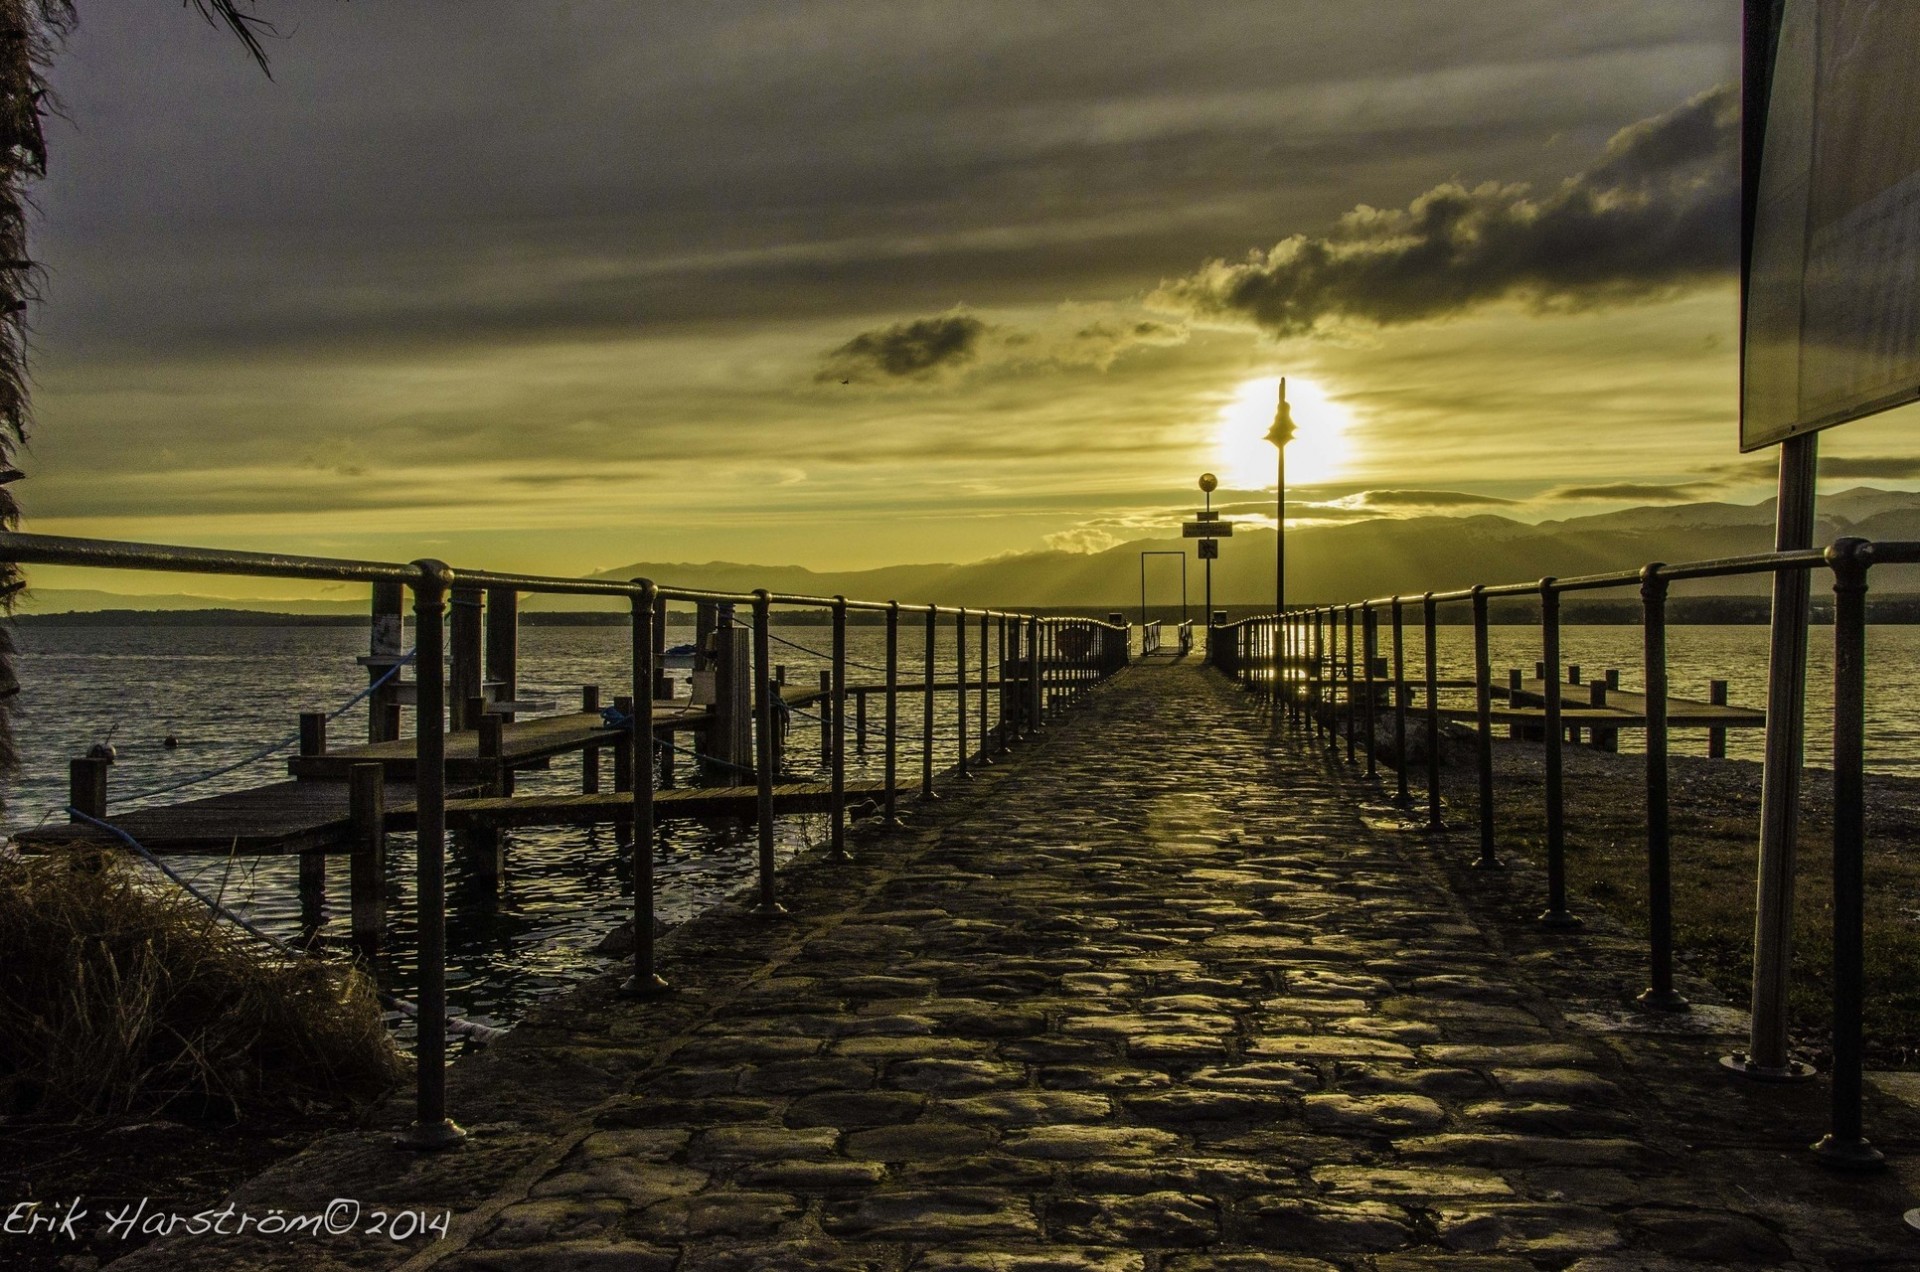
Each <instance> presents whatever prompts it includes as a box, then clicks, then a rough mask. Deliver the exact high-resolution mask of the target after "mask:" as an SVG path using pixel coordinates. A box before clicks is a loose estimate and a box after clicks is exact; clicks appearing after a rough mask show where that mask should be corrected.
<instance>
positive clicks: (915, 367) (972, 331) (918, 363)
mask: <svg viewBox="0 0 1920 1272" xmlns="http://www.w3.org/2000/svg"><path fill="white" fill-rule="evenodd" d="M991 330H992V328H991V327H990V326H989V325H988V324H987V323H985V322H982V321H981V320H980V319H978V318H975V317H974V316H973V315H971V314H941V315H940V316H939V317H937V318H916V319H914V320H912V321H911V322H897V323H895V324H893V325H892V326H891V327H883V328H880V329H879V330H876V331H863V332H861V333H860V334H859V335H857V336H855V337H854V338H853V339H851V340H849V341H847V343H845V344H843V345H841V346H840V347H839V348H838V349H835V350H834V351H833V352H832V353H830V354H828V355H827V358H826V363H825V365H823V366H822V367H821V368H820V370H819V371H818V372H817V373H816V374H815V375H814V377H813V378H814V379H816V380H819V381H821V382H823V383H826V382H831V381H834V380H840V381H849V382H854V383H882V382H885V381H889V380H932V379H936V378H938V377H939V376H941V375H942V374H944V373H946V372H950V371H955V370H958V369H959V368H961V367H964V366H966V365H967V364H968V363H970V362H972V361H974V359H976V358H978V357H979V356H980V345H981V341H982V340H983V339H984V338H985V337H986V335H987V333H988V332H989V331H991Z"/></svg>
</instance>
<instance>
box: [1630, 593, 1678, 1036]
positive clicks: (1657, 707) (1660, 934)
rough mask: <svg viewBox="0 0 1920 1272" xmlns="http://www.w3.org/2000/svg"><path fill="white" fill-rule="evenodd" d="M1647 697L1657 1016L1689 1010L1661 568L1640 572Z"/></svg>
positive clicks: (1651, 954)
mask: <svg viewBox="0 0 1920 1272" xmlns="http://www.w3.org/2000/svg"><path fill="white" fill-rule="evenodd" d="M1640 602H1641V605H1642V606H1643V608H1644V614H1643V617H1642V620H1641V636H1642V641H1641V643H1642V646H1643V649H1644V653H1645V664H1646V665H1645V670H1644V672H1643V675H1644V676H1645V679H1646V698H1647V959H1648V964H1649V967H1648V985H1647V989H1646V991H1645V992H1644V993H1642V994H1641V995H1640V997H1639V1000H1638V1001H1639V1003H1640V1005H1641V1006H1642V1007H1647V1008H1650V1009H1652V1010H1654V1011H1685V1010H1687V1005H1688V1004H1687V1000H1686V999H1685V998H1684V997H1682V996H1681V995H1680V994H1679V993H1678V992H1676V991H1675V990H1674V988H1673V861H1672V850H1673V837H1672V834H1671V831H1670V826H1669V823H1668V816H1667V813H1668V804H1667V797H1668V792H1667V580H1666V579H1665V578H1663V577H1662V576H1661V574H1660V566H1659V565H1658V564H1654V565H1649V566H1646V567H1645V568H1643V569H1642V570H1641V571H1640Z"/></svg>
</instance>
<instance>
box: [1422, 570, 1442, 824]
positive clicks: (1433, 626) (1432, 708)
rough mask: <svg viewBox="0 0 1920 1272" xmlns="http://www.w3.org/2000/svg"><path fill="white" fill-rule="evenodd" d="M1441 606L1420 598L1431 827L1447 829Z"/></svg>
mask: <svg viewBox="0 0 1920 1272" xmlns="http://www.w3.org/2000/svg"><path fill="white" fill-rule="evenodd" d="M1438 611H1439V606H1438V604H1437V603H1436V602H1435V601H1434V599H1433V593H1432V592H1428V593H1426V594H1425V595H1424V596H1422V597H1421V598H1420V616H1421V619H1422V621H1423V623H1424V624H1425V630H1424V632H1423V633H1422V636H1423V641H1422V643H1423V644H1424V645H1425V649H1424V650H1423V652H1424V653H1425V654H1426V656H1427V829H1428V830H1445V829H1446V828H1447V824H1446V822H1445V821H1443V820H1441V817H1440V656H1439V655H1440V634H1439V619H1440V615H1439V612H1438Z"/></svg>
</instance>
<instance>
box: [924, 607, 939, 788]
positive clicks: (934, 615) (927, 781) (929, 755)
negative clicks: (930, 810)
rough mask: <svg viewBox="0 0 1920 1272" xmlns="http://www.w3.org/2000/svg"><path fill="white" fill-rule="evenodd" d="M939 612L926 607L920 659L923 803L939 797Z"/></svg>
mask: <svg viewBox="0 0 1920 1272" xmlns="http://www.w3.org/2000/svg"><path fill="white" fill-rule="evenodd" d="M939 621H940V612H939V611H938V610H936V609H935V608H934V607H933V606H931V605H929V606H928V607H927V626H926V636H925V639H926V648H925V650H924V653H925V657H924V658H923V659H922V660H921V661H922V669H923V670H924V672H925V674H926V677H927V680H926V687H925V688H924V689H923V690H922V692H921V697H920V802H921V803H923V804H925V803H929V802H931V801H933V800H937V799H939V798H940V796H939V794H938V793H936V792H935V791H934V789H933V729H934V724H935V717H934V713H933V685H934V680H933V677H934V666H933V657H934V653H935V650H936V647H937V646H938V644H939V631H940V629H939Z"/></svg>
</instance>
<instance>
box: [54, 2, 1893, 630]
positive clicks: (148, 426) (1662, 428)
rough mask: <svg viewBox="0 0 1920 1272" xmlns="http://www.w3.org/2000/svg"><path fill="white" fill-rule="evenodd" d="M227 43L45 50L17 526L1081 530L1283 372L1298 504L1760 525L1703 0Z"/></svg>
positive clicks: (694, 12)
mask: <svg viewBox="0 0 1920 1272" xmlns="http://www.w3.org/2000/svg"><path fill="white" fill-rule="evenodd" d="M276 8H278V9H280V10H281V12H280V13H278V14H276V13H274V12H273V11H274V10H275V9H276ZM535 11H537V14H536V12H535ZM261 12H262V13H263V15H265V16H268V17H270V18H277V19H278V20H279V26H280V33H281V35H282V37H283V38H280V39H276V40H271V41H269V48H268V51H269V55H270V57H271V59H272V69H273V78H272V79H268V78H267V77H265V76H263V75H262V74H260V72H259V71H258V69H257V68H255V67H254V66H253V65H252V64H251V63H250V62H249V61H248V60H247V58H246V57H245V56H244V54H243V52H242V51H241V50H240V48H239V47H238V46H237V45H236V44H235V43H234V42H233V41H232V39H231V37H229V36H227V35H225V34H224V33H222V32H219V31H215V30H213V29H210V28H208V27H206V26H204V25H203V24H201V23H199V22H198V21H197V20H196V19H194V17H193V16H192V14H191V13H190V12H182V11H180V10H179V9H178V8H177V7H176V6H169V5H164V4H162V5H139V6H133V5H127V6H109V5H93V6H89V7H88V8H87V9H86V10H85V11H84V13H83V17H84V23H85V24H84V25H83V26H82V28H81V29H80V31H79V32H78V33H77V34H76V35H75V36H74V38H73V39H72V41H71V43H70V45H69V47H68V49H67V50H66V52H65V54H64V55H63V56H62V58H61V60H60V61H59V63H58V64H57V66H56V68H55V72H54V81H55V84H56V87H57V89H58V91H59V93H60V97H61V105H62V108H63V117H62V118H60V119H59V120H56V121H54V122H53V124H52V129H51V133H50V136H49V144H50V147H51V151H52V172H51V175H50V177H49V178H48V180H47V181H46V182H44V183H43V184H42V186H41V187H40V189H39V190H38V192H37V197H38V201H39V203H40V206H41V208H42V217H41V220H40V222H39V227H38V231H37V239H36V242H37V244H38V250H37V254H38V256H39V257H40V258H41V259H42V260H44V262H45V265H46V271H47V277H46V281H45V303H44V305H43V306H42V307H41V308H40V310H39V311H38V313H37V315H36V320H35V325H36V332H37V334H36V355H35V356H36V364H35V365H36V370H37V379H36V384H37V391H36V403H37V410H38V416H39V427H38V432H37V434H36V437H35V441H34V444H33V446H32V448H31V450H30V451H29V453H28V454H27V456H26V458H25V463H24V465H23V466H24V467H25V468H26V469H27V471H28V473H29V475H30V480H29V481H28V482H26V483H25V484H24V485H23V486H22V487H21V490H22V499H23V502H24V504H25V507H26V510H27V515H28V520H27V523H26V528H28V529H31V530H36V531H41V532H46V533H61V534H80V535H95V536H105V537H114V538H134V539H147V540H156V541H166V542H176V543H193V544H206V545H213V546H223V547H251V548H266V549H278V550H290V551H301V552H310V553H316V554H322V555H334V556H363V557H373V558H381V559H409V558H413V557H417V556H422V555H438V556H441V557H444V558H446V559H448V560H450V561H452V562H454V563H455V564H456V565H458V564H469V565H484V566H489V567H493V568H506V569H521V570H530V571H538V572H543V573H558V574H573V573H581V572H587V571H591V570H595V569H599V568H604V567H610V566H614V565H618V564H621V563H624V562H629V561H634V560H653V561H683V562H700V561H708V560H735V561H754V562H766V563H788V562H791V563H797V564H802V565H808V566H812V567H816V568H857V567H864V566H874V565H881V564H888V563H895V562H906V561H943V560H944V561H968V560H977V559H980V558H985V557H990V556H993V555H996V554H1001V553H1010V552H1022V551H1032V550H1037V549H1040V548H1044V547H1050V546H1051V547H1061V548H1068V549H1074V550H1088V549H1096V548H1099V547H1102V546H1106V545H1110V544H1112V543H1115V542H1120V541H1123V540H1125V539H1128V538H1134V537H1144V536H1145V535H1146V534H1148V533H1164V532H1165V531H1166V530H1167V529H1168V528H1169V527H1170V526H1171V525H1172V524H1173V523H1174V522H1175V521H1177V519H1178V516H1179V513H1180V510H1182V509H1184V508H1186V507H1189V506H1191V505H1192V503H1193V502H1194V497H1195V495H1196V494H1197V492H1195V491H1194V490H1193V482H1194V479H1195V477H1196V476H1197V475H1198V473H1199V472H1200V471H1202V470H1203V469H1210V470H1213V471H1215V472H1217V473H1219V474H1220V476H1221V478H1222V485H1223V489H1222V491H1221V493H1220V494H1219V495H1218V496H1216V501H1217V502H1223V503H1225V504H1227V505H1229V506H1231V505H1236V504H1245V505H1247V508H1246V509H1245V511H1246V512H1247V513H1248V514H1250V515H1251V514H1257V512H1258V511H1259V510H1260V505H1261V501H1262V500H1270V499H1271V491H1272V481H1273V474H1272V469H1273V452H1272V449H1271V447H1269V446H1268V445H1267V444H1266V443H1265V442H1263V441H1261V440H1260V438H1261V437H1262V435H1263V434H1264V433H1265V431H1266V427H1267V423H1268V421H1269V420H1270V418H1271V412H1272V391H1273V385H1274V383H1275V381H1276V380H1277V378H1278V377H1279V376H1281V375H1285V376H1287V377H1288V378H1289V385H1290V389H1291V396H1292V399H1293V402H1294V405H1295V417H1296V420H1297V422H1298V424H1299V428H1300V434H1299V440H1297V441H1296V442H1295V443H1294V445H1293V447H1292V448H1291V449H1290V451H1289V489H1290V493H1291V495H1292V496H1293V503H1292V505H1291V507H1292V513H1291V515H1292V516H1294V517H1297V518H1299V519H1302V520H1337V519H1351V518H1354V517H1358V516H1379V515H1411V514H1417V513H1432V512H1435V511H1441V512H1448V511H1464V512H1495V513H1498V514H1500V515H1504V516H1511V517H1515V518H1519V519H1523V520H1541V519H1550V518H1562V517H1568V516H1577V515H1582V514H1585V513H1591V512H1599V511H1606V510H1609V509H1612V508H1619V507H1625V506H1630V505H1634V504H1640V503H1649V502H1674V501H1688V500H1706V499H1728V500H1735V501H1740V502H1755V501H1757V500H1759V499H1762V498H1764V497H1766V496H1767V495H1769V494H1770V493H1771V483H1772V465H1773V460H1772V457H1771V456H1770V455H1766V454H1762V455H1756V456H1744V457H1743V456H1741V455H1740V454H1738V452H1737V448H1736V428H1735V422H1734V411H1735V405H1736V404H1735V392H1734V390H1735V381H1736V367H1735V345H1736V338H1735V290H1734V285H1733V278H1732V266H1733V255H1734V244H1735V239H1736V229H1735V224H1734V222H1733V220H1732V215H1731V209H1732V208H1733V197H1734V196H1733V191H1734V186H1733V172H1734V152H1733V149H1732V146H1733V141H1734V137H1735V131H1736V128H1737V121H1736V120H1735V119H1734V118H1733V115H1732V104H1733V100H1734V98H1733V96H1732V95H1730V92H1729V90H1728V87H1727V86H1728V85H1730V84H1731V82H1732V80H1733V78H1734V76H1735V75H1736V73H1737V51H1738V48H1737V46H1738V31H1739V6H1738V4H1737V3H1734V2H1733V0H1688V3H1685V4H1673V3H1671V0H1586V2H1583V3H1579V4H1574V3H1565V4H1562V3H1559V0H1472V2H1471V3H1440V2H1438V0H1392V2H1389V0H1371V2H1363V3H1352V4H1342V5H1325V4H1309V3H1305V2H1304V0H1299V2H1296V0H1245V2H1241V0H1210V2H1209V3H1205V4H1198V5H1166V4H1164V3H1117V2H1112V0H1102V2H1101V3H1090V2H1089V3H1073V2H1070V0H1061V2H1059V3H1049V4H1047V5H1035V4H1033V3H1031V2H1030V0H1003V2H991V0H976V2H975V3H970V4H967V5H957V4H950V3H911V2H903V3H888V4H875V3H827V2H823V3H807V2H804V0H778V2H775V0H738V2H734V3H725V4H714V5H684V6H662V5H633V4H626V3H616V2H615V0H575V2H572V3H568V2H565V0H459V2H458V3H455V2H454V0H435V2H431V3H429V2H425V0H421V2H416V3H409V4H406V5H376V4H352V5H346V4H343V5H301V6H299V7H298V9H297V12H296V11H295V9H294V7H293V6H290V5H278V6H276V5H274V4H271V3H269V4H265V5H263V6H262V7H261ZM1906 427H1908V420H1907V419H1906V418H1905V413H1902V414H1901V415H1897V416H1890V417H1883V418H1881V419H1879V420H1875V421H1869V422H1865V423H1860V424H1855V425H1851V426H1848V427H1847V428H1845V429H1842V430H1837V431H1836V432H1834V433H1830V434H1828V435H1827V437H1826V438H1824V439H1823V443H1822V453H1823V456H1824V457H1826V458H1827V460H1828V469H1827V475H1826V476H1827V485H1828V487H1829V488H1836V489H1837V488H1841V487H1845V486H1853V485H1860V484H1874V485H1880V486H1885V487H1893V488H1903V489H1906V488H1913V487H1915V486H1920V461H1912V460H1905V459H1901V458H1899V457H1900V456H1901V455H1902V454H1903V453H1905V454H1911V453H1912V451H1911V448H1907V449H1906V450H1905V451H1904V452H1903V449H1902V447H1901V446H1900V444H1899V435H1900V434H1901V433H1902V431H1903V430H1904V429H1905V428H1906ZM36 581H37V582H38V583H40V584H41V585H42V586H99V585H100V580H99V579H98V578H97V577H95V578H88V579H86V580H84V581H82V580H81V579H80V578H79V576H75V575H71V574H69V573H68V572H62V571H51V570H47V571H39V572H36ZM145 586H146V587H147V588H148V589H152V590H167V589H177V588H178V581H177V580H160V579H154V580H151V581H149V582H148V583H147V584H146V585H145ZM236 588H237V589H238V590H236V591H235V592H233V593H232V594H236V595H266V594H268V593H269V589H267V588H266V587H264V586H263V585H257V584H243V585H236Z"/></svg>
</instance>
